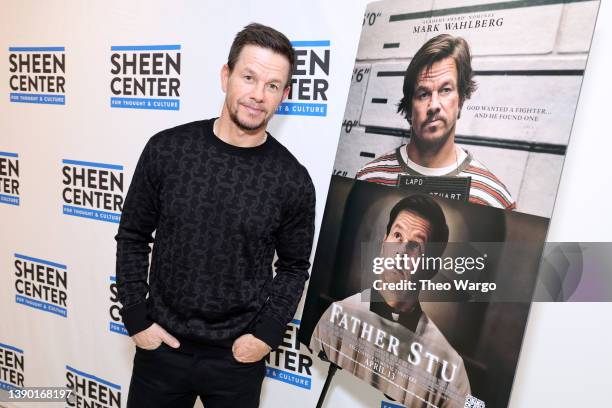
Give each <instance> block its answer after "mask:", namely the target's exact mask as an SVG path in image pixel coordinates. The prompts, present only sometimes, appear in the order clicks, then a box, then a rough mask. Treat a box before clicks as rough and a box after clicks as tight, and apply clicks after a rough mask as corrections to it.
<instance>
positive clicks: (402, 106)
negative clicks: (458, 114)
mask: <svg viewBox="0 0 612 408" xmlns="http://www.w3.org/2000/svg"><path fill="white" fill-rule="evenodd" d="M449 57H450V58H452V59H453V60H454V61H455V66H456V67H457V87H458V90H459V106H460V107H461V106H463V102H464V101H465V100H466V99H470V97H471V96H472V92H474V91H475V90H476V82H474V79H473V78H474V73H473V71H472V56H471V54H470V46H469V45H468V43H467V41H465V40H464V39H463V38H461V37H453V36H452V35H449V34H440V35H438V36H436V37H434V38H432V39H430V40H429V41H427V42H426V43H425V44H423V46H422V47H421V48H420V49H419V50H418V51H417V53H416V54H415V55H414V57H413V58H412V61H410V64H409V65H408V68H407V69H406V73H405V74H404V87H403V89H402V90H403V92H404V97H403V98H402V99H401V100H400V102H399V104H398V105H397V112H398V113H401V114H402V115H404V117H405V118H406V119H408V122H411V116H412V97H413V95H414V87H415V85H416V82H417V78H418V75H419V74H420V73H421V71H422V70H423V68H425V69H429V68H431V66H432V65H433V64H434V63H435V62H438V61H440V60H443V59H445V58H449Z"/></svg>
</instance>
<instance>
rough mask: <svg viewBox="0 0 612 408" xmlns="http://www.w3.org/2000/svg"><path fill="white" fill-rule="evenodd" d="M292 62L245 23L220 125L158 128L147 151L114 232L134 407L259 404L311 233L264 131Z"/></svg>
mask: <svg viewBox="0 0 612 408" xmlns="http://www.w3.org/2000/svg"><path fill="white" fill-rule="evenodd" d="M294 62H295V55H294V50H293V48H292V46H291V43H290V42H289V40H288V39H287V38H286V37H285V36H284V35H283V34H282V33H280V32H278V31H276V30H274V29H272V28H270V27H266V26H263V25H260V24H250V25H248V26H247V27H245V28H244V29H243V30H242V31H241V32H239V33H238V34H237V35H236V38H235V39H234V42H233V43H232V46H231V49H230V52H229V56H228V61H227V64H226V65H224V66H223V68H222V70H221V85H222V88H223V91H224V92H225V101H224V103H223V109H222V111H221V115H220V117H219V118H217V119H210V120H204V121H198V122H193V123H188V124H185V125H182V126H178V127H175V128H172V129H167V130H164V131H162V132H160V133H158V134H156V135H155V136H153V137H152V138H151V139H150V140H149V141H148V143H147V145H146V146H145V148H144V151H143V152H142V155H141V157H140V159H139V161H138V164H137V166H136V170H135V172H134V177H133V179H132V183H131V185H130V189H129V191H128V194H127V197H126V201H125V205H124V208H123V213H122V216H121V223H120V225H119V232H118V234H117V236H116V240H117V286H118V294H119V300H120V301H121V303H122V305H123V309H122V310H121V315H122V317H123V322H124V324H125V327H126V329H127V331H128V333H129V334H130V336H132V339H133V340H134V342H135V343H136V346H137V348H136V355H135V357H134V369H133V373H132V381H131V384H130V391H129V397H128V406H129V407H173V408H176V407H178V408H180V407H192V406H193V404H194V402H195V399H196V397H197V396H200V398H201V399H202V401H203V403H204V405H205V406H206V407H207V408H219V407H230V406H231V407H236V406H239V407H256V406H258V404H259V394H260V390H261V383H262V380H263V377H264V374H265V363H264V360H263V358H264V357H265V356H266V355H267V354H268V353H269V352H270V350H272V349H275V348H276V347H277V346H278V345H279V343H280V342H281V339H282V336H283V333H284V331H285V327H286V325H287V323H288V322H289V321H290V320H291V319H292V317H293V314H294V313H295V310H296V308H297V304H298V302H299V299H300V297H301V294H302V291H303V287H304V283H305V281H306V279H307V278H308V268H309V267H310V263H309V257H310V251H311V247H312V240H313V233H314V204H315V192H314V187H313V184H312V182H311V180H310V177H309V175H308V172H307V171H306V169H305V168H304V167H303V166H302V165H300V163H299V162H298V161H297V160H296V158H295V157H293V156H292V155H291V153H289V151H288V150H287V149H286V148H284V147H283V146H282V145H281V144H280V143H279V142H278V141H276V139H274V138H273V137H272V136H271V135H270V134H269V133H267V132H266V127H267V124H268V121H269V120H270V118H271V117H272V115H273V114H274V111H275V110H276V108H277V106H278V105H279V104H280V103H281V102H282V100H283V99H284V98H286V97H287V95H288V93H289V84H290V83H291V73H292V70H293V66H294ZM153 232H155V238H154V239H153V236H152V234H153ZM151 242H154V246H153V253H152V256H151V268H150V271H149V252H150V248H149V244H150V243H151ZM275 251H276V253H277V255H278V261H277V262H276V263H275V267H276V275H275V276H274V278H273V273H272V265H271V264H272V260H273V256H274V252H275ZM147 275H148V280H147ZM147 295H148V296H147Z"/></svg>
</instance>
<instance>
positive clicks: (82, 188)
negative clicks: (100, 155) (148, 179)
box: [62, 159, 124, 223]
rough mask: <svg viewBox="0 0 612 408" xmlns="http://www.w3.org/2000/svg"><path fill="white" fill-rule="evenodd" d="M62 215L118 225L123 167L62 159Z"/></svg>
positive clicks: (121, 207)
mask: <svg viewBox="0 0 612 408" xmlns="http://www.w3.org/2000/svg"><path fill="white" fill-rule="evenodd" d="M62 163H63V166H62V184H63V185H64V188H63V190H62V201H63V212H64V215H71V216H74V217H83V218H90V219H92V220H97V221H105V222H113V223H119V220H120V218H121V211H122V210H123V188H124V183H123V176H124V175H123V166H121V165H118V164H106V163H94V162H86V161H80V160H69V159H64V160H62Z"/></svg>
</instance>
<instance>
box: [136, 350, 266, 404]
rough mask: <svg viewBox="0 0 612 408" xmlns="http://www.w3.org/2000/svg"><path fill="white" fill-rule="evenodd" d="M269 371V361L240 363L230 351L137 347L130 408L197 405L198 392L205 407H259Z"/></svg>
mask: <svg viewBox="0 0 612 408" xmlns="http://www.w3.org/2000/svg"><path fill="white" fill-rule="evenodd" d="M265 373H266V365H265V360H264V359H262V360H261V361H258V362H256V363H246V364H245V363H239V362H238V361H236V360H235V359H234V357H233V355H232V353H231V350H221V351H220V350H219V349H211V350H203V353H194V352H188V351H183V350H180V349H179V350H175V349H173V348H172V347H169V346H167V345H166V344H164V343H162V345H161V346H160V347H159V348H157V349H155V350H144V349H141V348H138V347H136V355H135V356H134V369H133V371H132V380H131V382H130V391H129V394H128V403H127V407H128V408H166V407H168V408H183V407H184V408H192V407H193V405H194V404H195V400H196V398H197V397H198V396H199V397H200V399H201V400H202V403H203V404H204V407H205V408H226V407H228V408H229V407H232V408H235V407H241V408H251V407H252V408H256V407H258V406H259V394H260V392H261V383H262V382H263V378H264V376H265Z"/></svg>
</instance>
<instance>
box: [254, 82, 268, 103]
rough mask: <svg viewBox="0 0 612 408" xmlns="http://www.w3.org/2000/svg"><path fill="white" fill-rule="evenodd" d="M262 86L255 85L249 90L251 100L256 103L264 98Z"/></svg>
mask: <svg viewBox="0 0 612 408" xmlns="http://www.w3.org/2000/svg"><path fill="white" fill-rule="evenodd" d="M264 87H265V85H264V84H255V85H254V86H253V89H251V98H252V99H253V100H255V101H257V102H261V101H262V100H263V98H264V92H265V89H264Z"/></svg>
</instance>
